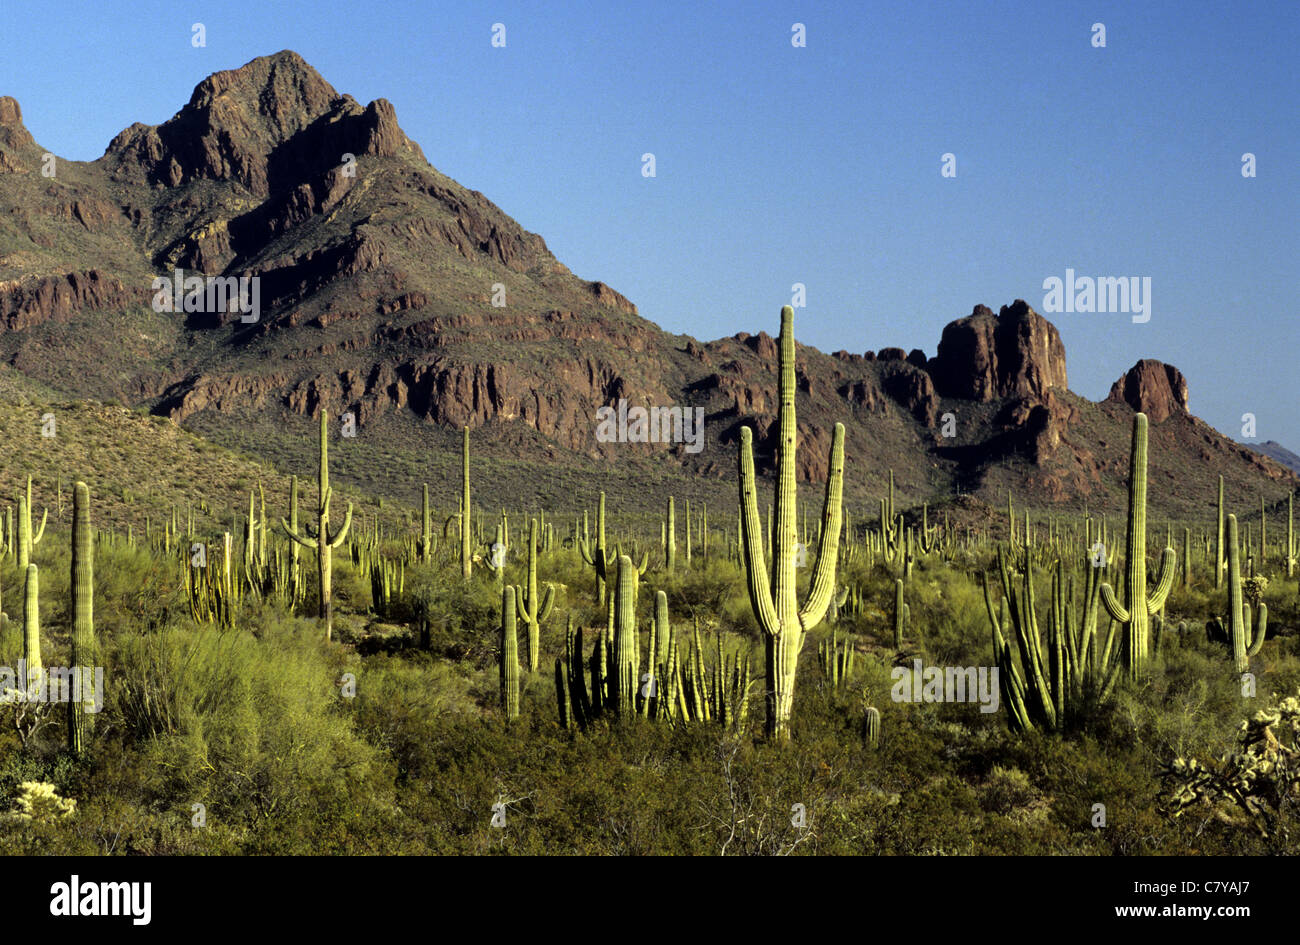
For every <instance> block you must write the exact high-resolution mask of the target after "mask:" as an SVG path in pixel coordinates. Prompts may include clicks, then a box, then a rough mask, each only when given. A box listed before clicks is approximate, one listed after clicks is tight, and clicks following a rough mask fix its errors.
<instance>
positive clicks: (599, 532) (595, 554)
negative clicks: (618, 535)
mask: <svg viewBox="0 0 1300 945" xmlns="http://www.w3.org/2000/svg"><path fill="white" fill-rule="evenodd" d="M586 531H587V530H586V527H585V526H584V528H583V536H582V540H581V541H580V542H579V544H578V551H579V553H580V554H581V555H582V560H583V561H585V562H587V564H589V565H591V566H592V567H593V568H595V569H596V600H597V603H598V604H600V606H602V607H603V606H605V594H606V586H607V585H608V583H609V571H610V569H611V568H612V567H613V566H614V565H615V564H616V563H617V555H615V554H614V553H613V552H606V550H605V493H603V492H602V493H601V494H600V506H599V509H598V510H597V512H596V544H595V546H594V547H593V546H592V544H591V542H590V541H589V540H588V538H587V535H586Z"/></svg>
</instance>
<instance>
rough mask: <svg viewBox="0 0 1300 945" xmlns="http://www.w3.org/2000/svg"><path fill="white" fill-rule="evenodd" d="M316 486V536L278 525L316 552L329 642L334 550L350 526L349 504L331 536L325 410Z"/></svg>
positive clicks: (332, 621)
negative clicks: (317, 488) (341, 523)
mask: <svg viewBox="0 0 1300 945" xmlns="http://www.w3.org/2000/svg"><path fill="white" fill-rule="evenodd" d="M317 484H318V487H319V490H320V498H319V500H318V504H317V507H316V534H315V535H314V536H310V535H302V534H299V532H298V531H297V530H296V529H294V528H293V527H292V526H290V524H289V523H288V522H286V521H285V520H284V519H283V518H281V519H280V526H281V528H283V529H284V533H285V534H286V535H287V536H289V538H291V539H292V540H293V541H295V542H297V543H298V544H300V545H302V546H303V547H304V548H311V549H314V550H315V552H316V564H317V566H318V572H319V574H320V612H319V613H320V619H321V620H323V621H324V622H325V639H326V640H329V639H331V638H332V637H333V634H334V607H333V601H332V595H331V580H332V574H333V550H334V549H335V548H337V547H338V546H339V545H341V544H343V539H344V538H346V537H347V534H348V529H349V528H350V527H351V526H352V503H351V502H349V503H348V511H347V514H346V515H344V516H343V526H342V527H341V528H340V529H339V530H338V531H337V532H335V533H333V534H330V499H332V498H333V495H334V493H333V490H332V489H331V488H330V467H329V418H328V416H327V414H326V411H325V410H324V408H322V409H321V412H320V472H319V473H318V474H317Z"/></svg>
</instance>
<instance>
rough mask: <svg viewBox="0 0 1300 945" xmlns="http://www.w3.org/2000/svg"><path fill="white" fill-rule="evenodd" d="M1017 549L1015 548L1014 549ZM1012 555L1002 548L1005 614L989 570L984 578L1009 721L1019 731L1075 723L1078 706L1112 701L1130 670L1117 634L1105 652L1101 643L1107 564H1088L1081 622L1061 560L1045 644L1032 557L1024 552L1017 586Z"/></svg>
mask: <svg viewBox="0 0 1300 945" xmlns="http://www.w3.org/2000/svg"><path fill="white" fill-rule="evenodd" d="M1011 554H1016V552H1015V550H1014V549H1012V551H1011ZM1007 557H1008V552H1007V549H1006V548H1003V547H999V548H998V573H999V576H1000V578H1001V583H1002V594H1003V607H1002V610H1003V613H1002V615H1001V616H1000V615H999V614H998V613H997V612H996V611H995V610H994V608H993V598H992V596H991V594H990V592H989V586H988V578H987V576H982V579H983V584H984V606H985V609H986V610H987V612H988V617H989V623H990V624H991V626H992V628H993V658H994V663H995V665H996V666H997V667H998V683H999V686H1000V687H1001V690H1002V699H1003V702H1004V703H1006V706H1007V717H1008V722H1009V725H1010V727H1011V729H1012V730H1013V731H1021V732H1023V731H1029V730H1031V729H1034V728H1038V727H1040V726H1041V727H1042V728H1045V729H1047V730H1049V731H1050V730H1054V729H1059V728H1062V727H1064V726H1065V724H1066V723H1067V722H1068V721H1069V719H1070V717H1071V716H1072V715H1073V714H1074V712H1075V708H1076V707H1077V706H1080V705H1085V704H1088V703H1089V702H1095V703H1101V702H1105V701H1106V700H1107V699H1108V698H1109V697H1110V694H1111V691H1112V690H1113V688H1114V685H1115V682H1116V680H1117V679H1118V678H1119V673H1120V670H1121V669H1122V668H1123V663H1122V661H1121V660H1120V659H1119V658H1118V655H1117V654H1116V653H1115V648H1114V647H1113V645H1112V644H1113V632H1112V634H1111V638H1110V639H1108V640H1107V641H1106V645H1105V648H1104V649H1100V650H1099V648H1098V647H1097V645H1096V630H1097V617H1098V613H1099V610H1100V608H1099V606H1098V601H1099V596H1100V585H1101V580H1100V577H1101V569H1100V568H1098V567H1090V568H1089V569H1088V572H1087V577H1086V588H1085V592H1084V602H1083V614H1082V619H1081V620H1078V621H1077V622H1076V620H1075V616H1074V613H1075V612H1074V605H1073V599H1072V596H1071V595H1070V594H1069V593H1067V591H1066V588H1065V582H1064V579H1063V576H1062V574H1061V569H1060V564H1059V562H1057V563H1055V564H1054V566H1053V575H1052V599H1051V606H1050V607H1049V610H1048V620H1047V641H1046V648H1044V644H1043V640H1042V636H1041V634H1040V630H1039V620H1038V604H1037V599H1036V596H1035V592H1034V573H1033V558H1032V556H1027V557H1026V558H1025V568H1024V574H1023V580H1022V581H1021V586H1020V588H1019V589H1016V588H1015V587H1013V585H1012V581H1011V572H1010V569H1009V567H1008V562H1007ZM1076 623H1077V626H1078V629H1077V630H1076V629H1075V626H1076ZM1004 630H1006V631H1008V632H1009V633H1010V634H1011V635H1012V636H1013V637H1014V640H1015V644H1016V646H1015V649H1016V650H1018V651H1019V655H1020V659H1019V661H1018V663H1017V660H1016V659H1015V657H1014V655H1013V648H1012V646H1011V645H1010V644H1009V643H1008V642H1007V639H1006V634H1005V633H1004Z"/></svg>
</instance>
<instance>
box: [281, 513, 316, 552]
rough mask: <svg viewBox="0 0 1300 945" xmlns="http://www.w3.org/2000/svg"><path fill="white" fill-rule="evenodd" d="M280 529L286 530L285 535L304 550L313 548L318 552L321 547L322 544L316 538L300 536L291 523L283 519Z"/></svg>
mask: <svg viewBox="0 0 1300 945" xmlns="http://www.w3.org/2000/svg"><path fill="white" fill-rule="evenodd" d="M280 528H282V529H283V530H284V533H285V535H287V536H288V537H289V538H292V539H293V540H294V541H296V542H297V543H298V544H300V545H302V546H303V547H304V548H311V549H313V550H316V549H318V548H319V547H320V543H319V542H317V541H316V539H315V538H308V537H306V536H305V535H299V534H298V532H297V531H296V530H295V529H294V528H292V527H291V526H290V525H289V523H288V522H287V521H285V520H284V518H283V517H281V518H280Z"/></svg>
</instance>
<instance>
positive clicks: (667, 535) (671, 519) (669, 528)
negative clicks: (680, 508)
mask: <svg viewBox="0 0 1300 945" xmlns="http://www.w3.org/2000/svg"><path fill="white" fill-rule="evenodd" d="M688 521H689V518H688ZM688 527H689V526H688ZM676 568H677V512H676V510H675V509H674V508H673V497H672V496H669V497H668V513H667V517H666V518H665V519H664V570H665V571H667V572H668V573H669V574H672V573H673V571H675V570H676Z"/></svg>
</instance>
